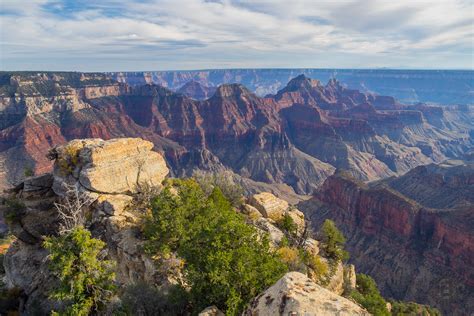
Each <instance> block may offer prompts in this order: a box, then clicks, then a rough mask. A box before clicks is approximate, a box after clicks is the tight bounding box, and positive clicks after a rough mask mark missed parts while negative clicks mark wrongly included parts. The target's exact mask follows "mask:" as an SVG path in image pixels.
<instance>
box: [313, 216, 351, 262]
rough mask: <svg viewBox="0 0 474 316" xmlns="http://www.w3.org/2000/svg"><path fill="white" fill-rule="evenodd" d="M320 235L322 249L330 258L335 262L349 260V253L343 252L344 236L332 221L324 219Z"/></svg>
mask: <svg viewBox="0 0 474 316" xmlns="http://www.w3.org/2000/svg"><path fill="white" fill-rule="evenodd" d="M320 233H321V236H322V241H323V249H324V251H325V252H326V254H327V255H328V256H329V257H330V258H332V259H335V260H347V259H349V253H348V252H347V251H345V250H344V243H345V242H346V238H344V235H343V234H342V233H341V231H340V230H339V229H338V228H337V227H336V224H334V222H333V221H331V220H329V219H326V220H325V221H324V224H323V226H322V228H321V232H320Z"/></svg>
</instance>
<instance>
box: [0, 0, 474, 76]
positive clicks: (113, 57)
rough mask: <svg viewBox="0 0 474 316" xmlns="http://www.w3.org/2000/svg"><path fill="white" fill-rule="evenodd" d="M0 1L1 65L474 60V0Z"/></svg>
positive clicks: (461, 63) (451, 63) (466, 64)
mask: <svg viewBox="0 0 474 316" xmlns="http://www.w3.org/2000/svg"><path fill="white" fill-rule="evenodd" d="M0 10H1V11H0V12H1V14H0V28H1V38H0V45H1V47H0V53H1V56H0V57H1V65H0V66H1V68H2V69H19V68H25V69H26V68H28V67H30V68H31V67H33V68H38V69H39V68H42V69H45V67H46V68H50V69H57V68H62V69H79V67H80V68H81V69H84V67H86V69H88V68H87V67H88V66H87V64H86V65H84V64H83V63H84V62H85V61H90V63H89V65H90V69H89V70H120V69H127V70H130V69H136V68H135V67H137V65H138V64H140V65H143V66H140V67H145V68H141V69H142V70H145V69H158V68H161V69H163V68H168V69H170V68H175V69H176V68H183V67H186V68H204V67H226V66H227V67H228V66H235V65H238V66H237V67H239V66H240V67H242V66H243V67H246V66H247V67H274V66H280V67H301V66H305V67H361V65H362V66H363V67H373V66H377V65H379V64H380V63H381V62H380V61H382V66H388V67H400V66H401V67H418V68H423V67H430V66H432V64H426V60H423V59H422V58H421V59H420V56H422V55H423V54H425V53H427V52H428V51H433V52H436V53H437V56H439V57H438V58H439V61H440V62H442V63H441V64H442V65H444V66H446V67H452V68H459V67H462V68H473V67H474V65H473V61H472V54H473V50H474V48H473V45H474V44H473V40H474V35H473V28H474V25H473V20H474V19H473V18H474V17H473V12H474V11H473V10H474V7H473V2H472V0H469V1H463V0H446V1H444V0H438V1H436V0H432V1H425V0H422V1H420V0H418V1H414V0H410V1H408V0H399V1H388V0H386V1H385V0H377V1H376V0H355V1H345V0H341V1H328V0H325V1H318V2H316V1H312V0H299V1H296V0H295V1H269V0H257V1H250V0H241V1H229V0H223V1H203V0H174V1H172V0H149V1H132V0H128V1H113V0H104V1H101V2H100V4H94V3H92V2H90V1H85V0H77V1H68V2H67V3H66V2H61V1H59V0H54V1H53V0H50V1H48V0H34V1H21V2H19V1H11V0H3V1H2V2H1V7H0ZM469 51H470V53H471V56H469V55H470V54H469ZM440 52H441V54H440ZM442 52H446V53H445V54H443V53H442ZM316 56H317V59H316ZM410 56H411V57H410ZM375 60H376V61H377V64H376V65H375V64H374V63H373V62H374V61H375ZM104 61H105V62H104ZM137 61H139V62H138V63H137ZM384 61H385V64H383V62H384ZM303 62H305V63H306V64H304V65H302V64H301V63H303ZM430 63H432V60H430ZM147 65H148V66H147ZM101 67H102V68H101ZM110 67H113V69H110Z"/></svg>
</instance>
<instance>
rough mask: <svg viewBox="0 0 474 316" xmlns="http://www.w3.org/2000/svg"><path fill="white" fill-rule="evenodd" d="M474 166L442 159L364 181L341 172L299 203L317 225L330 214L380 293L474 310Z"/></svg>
mask: <svg viewBox="0 0 474 316" xmlns="http://www.w3.org/2000/svg"><path fill="white" fill-rule="evenodd" d="M473 180H474V165H473V164H472V162H462V161H447V162H444V163H442V164H439V165H429V166H420V167H418V168H415V169H413V170H412V171H410V172H409V173H407V174H406V175H403V176H401V177H398V178H390V179H386V180H381V181H379V182H375V183H370V184H369V185H367V184H364V183H361V182H358V181H356V180H354V179H351V178H350V177H348V176H346V175H344V174H339V175H337V176H332V177H330V178H328V179H327V180H326V182H325V184H324V185H323V186H322V188H321V189H320V191H319V192H317V193H316V194H315V196H314V198H312V199H311V200H309V201H307V202H302V203H300V204H299V205H298V207H299V208H300V209H301V210H303V211H304V213H305V215H306V218H307V219H308V220H309V221H310V222H311V224H312V226H313V227H315V228H318V227H320V225H321V224H322V223H323V221H324V220H325V219H326V218H330V219H333V220H334V221H335V222H336V224H337V225H338V227H340V228H341V229H342V231H343V233H344V235H345V236H346V238H347V244H346V248H347V250H348V251H349V252H350V253H351V259H350V262H353V263H354V264H355V265H356V266H357V268H358V270H359V271H361V272H362V273H368V274H370V275H371V276H372V277H373V278H374V279H375V280H376V282H377V284H378V285H379V287H380V289H381V292H382V294H383V295H384V296H385V297H392V298H395V299H398V300H407V301H416V302H419V303H424V304H429V305H432V306H435V307H438V308H439V309H440V310H441V311H442V312H445V313H448V314H450V315H465V314H466V313H467V312H468V311H471V310H473V308H474V296H473V294H472V293H474V282H473V281H474V279H473V278H474V274H473V271H472V268H471V267H472V266H473V264H474V256H473V254H474V231H473V227H474V225H473V224H474V218H473V215H474V204H473V200H472V198H471V197H472V196H474V184H473Z"/></svg>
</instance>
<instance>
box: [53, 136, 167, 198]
mask: <svg viewBox="0 0 474 316" xmlns="http://www.w3.org/2000/svg"><path fill="white" fill-rule="evenodd" d="M152 148H153V143H151V142H149V141H146V140H143V139H141V138H117V139H111V140H106V141H104V140H102V139H85V140H73V141H71V142H69V143H67V144H66V145H64V146H59V147H56V148H55V149H53V150H52V152H51V153H50V156H51V158H54V159H56V163H55V167H54V181H55V183H54V185H53V188H54V190H55V192H57V193H59V194H61V193H62V190H63V187H64V185H63V184H64V183H68V184H73V183H74V182H78V183H79V184H80V185H81V186H82V187H83V188H84V189H86V190H88V191H91V192H97V193H106V194H126V193H136V192H137V191H138V190H139V187H140V185H143V184H149V185H155V186H156V185H160V184H161V182H162V181H163V180H164V179H165V177H166V176H167V174H168V173H169V170H168V168H167V167H166V162H165V160H164V159H163V156H162V155H161V154H159V153H157V152H153V151H152V150H151V149H152Z"/></svg>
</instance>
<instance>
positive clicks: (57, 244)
mask: <svg viewBox="0 0 474 316" xmlns="http://www.w3.org/2000/svg"><path fill="white" fill-rule="evenodd" d="M104 246H105V243H104V242H103V241H101V240H98V239H95V238H92V237H91V233H90V232H89V231H88V230H87V229H85V228H83V227H80V226H78V227H75V228H73V229H72V230H70V231H69V232H67V233H65V234H63V235H60V236H58V237H47V238H46V240H45V242H44V247H45V248H46V249H48V250H49V252H50V255H49V260H50V265H49V267H50V271H51V272H52V273H53V274H55V275H56V276H57V277H58V279H59V284H58V286H57V287H56V288H55V289H54V290H53V291H52V292H51V293H50V298H52V299H55V300H58V301H60V302H62V303H64V305H65V306H66V307H65V308H64V310H63V311H61V312H59V313H58V312H53V315H71V316H72V315H75V316H76V315H77V316H83V315H84V316H85V315H89V314H90V313H91V312H95V311H99V310H101V309H103V307H104V305H105V303H106V302H107V301H108V300H109V299H110V297H111V296H112V295H113V292H114V284H113V280H114V279H115V274H114V273H113V271H112V268H113V264H112V262H111V261H107V260H99V256H100V251H101V250H102V249H103V248H104Z"/></svg>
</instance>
